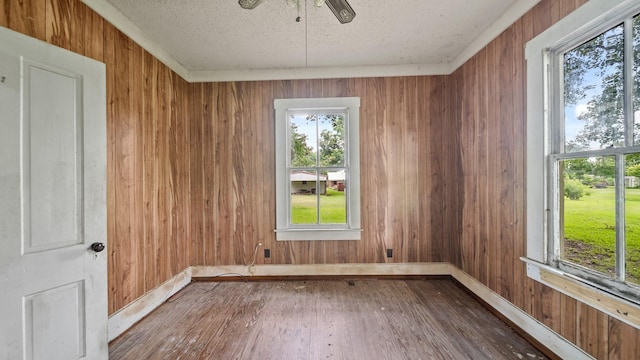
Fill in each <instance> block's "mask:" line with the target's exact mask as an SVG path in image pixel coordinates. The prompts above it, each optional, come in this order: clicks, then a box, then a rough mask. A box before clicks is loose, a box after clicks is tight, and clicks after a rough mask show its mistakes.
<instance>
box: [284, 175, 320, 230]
mask: <svg viewBox="0 0 640 360" xmlns="http://www.w3.org/2000/svg"><path fill="white" fill-rule="evenodd" d="M289 179H290V181H291V224H317V223H318V195H317V192H318V175H317V173H316V172H315V171H299V170H293V171H291V173H290V178H289ZM320 183H322V182H320ZM321 191H322V188H321Z"/></svg>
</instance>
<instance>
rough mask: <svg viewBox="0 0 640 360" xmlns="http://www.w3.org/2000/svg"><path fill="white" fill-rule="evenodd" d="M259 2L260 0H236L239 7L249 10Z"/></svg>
mask: <svg viewBox="0 0 640 360" xmlns="http://www.w3.org/2000/svg"><path fill="white" fill-rule="evenodd" d="M261 2H262V0H238V4H240V7H241V8H243V9H249V10H251V9H255V8H256V6H258V5H260V3H261Z"/></svg>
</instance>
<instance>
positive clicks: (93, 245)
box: [91, 242, 104, 253]
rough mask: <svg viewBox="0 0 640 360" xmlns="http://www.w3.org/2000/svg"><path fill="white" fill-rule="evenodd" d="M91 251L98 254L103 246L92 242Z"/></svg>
mask: <svg viewBox="0 0 640 360" xmlns="http://www.w3.org/2000/svg"><path fill="white" fill-rule="evenodd" d="M91 250H93V251H95V252H97V253H99V252H100V251H102V250H104V244H103V243H101V242H94V243H93V244H91Z"/></svg>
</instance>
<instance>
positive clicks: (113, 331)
mask: <svg viewBox="0 0 640 360" xmlns="http://www.w3.org/2000/svg"><path fill="white" fill-rule="evenodd" d="M190 282H191V268H186V269H185V270H183V271H181V272H180V273H178V274H177V275H176V276H174V277H172V278H171V279H169V280H167V281H165V282H164V283H163V284H162V285H160V286H158V287H157V288H155V289H153V290H151V291H149V292H147V293H146V294H144V295H142V296H141V297H139V298H137V299H136V300H134V301H133V302H131V303H129V304H128V305H126V306H125V307H123V308H122V309H120V310H118V311H117V312H115V313H114V314H112V315H111V316H110V317H109V341H111V340H113V339H115V338H117V337H118V336H120V335H122V334H123V333H124V332H125V331H127V330H128V329H129V328H130V327H131V326H133V324H135V323H137V322H138V321H140V320H141V319H142V318H143V317H145V316H147V315H148V314H149V313H151V312H152V311H153V310H155V309H156V308H157V307H158V306H160V305H162V304H163V303H164V302H165V301H167V299H168V298H170V297H171V296H172V295H173V294H175V293H177V292H178V291H179V290H180V289H182V288H184V287H185V286H187V285H188V284H189V283H190Z"/></svg>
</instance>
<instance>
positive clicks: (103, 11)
mask: <svg viewBox="0 0 640 360" xmlns="http://www.w3.org/2000/svg"><path fill="white" fill-rule="evenodd" d="M81 1H82V2H83V3H85V5H87V6H88V7H90V8H91V9H92V10H93V11H95V12H96V13H98V14H99V15H100V16H102V17H103V18H104V19H105V20H107V21H108V22H110V23H111V24H112V25H113V26H115V27H116V29H118V30H120V31H122V32H123V33H124V34H125V35H127V36H128V37H130V38H131V40H133V41H135V42H136V43H137V44H138V45H140V46H141V47H142V48H143V49H145V50H147V51H148V52H149V53H150V54H151V55H153V56H155V57H156V59H158V60H160V62H162V63H163V64H165V65H166V66H167V67H169V68H170V69H171V70H173V71H174V72H175V73H176V74H178V75H180V76H181V77H182V78H183V79H185V80H186V81H190V80H189V79H190V74H189V71H188V70H187V69H186V68H185V67H184V66H182V64H180V63H179V62H178V61H177V60H176V59H174V58H173V56H171V55H170V54H169V53H168V52H166V51H165V50H164V49H162V48H161V47H160V45H158V44H156V43H155V42H154V41H152V40H150V39H149V38H148V37H147V35H145V34H144V33H143V32H142V30H140V28H138V27H137V26H136V25H135V24H134V23H133V22H131V20H129V18H127V17H126V16H124V15H123V14H122V13H121V12H120V11H119V10H118V9H116V7H115V6H113V5H111V3H109V2H107V1H106V0H81Z"/></svg>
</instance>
